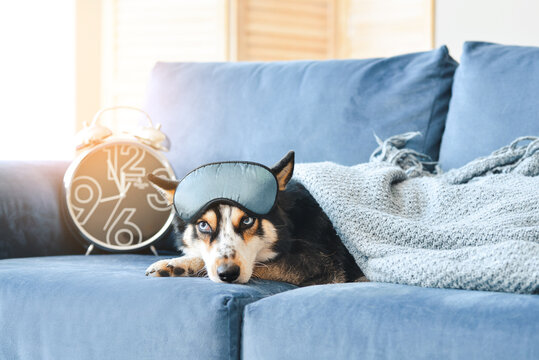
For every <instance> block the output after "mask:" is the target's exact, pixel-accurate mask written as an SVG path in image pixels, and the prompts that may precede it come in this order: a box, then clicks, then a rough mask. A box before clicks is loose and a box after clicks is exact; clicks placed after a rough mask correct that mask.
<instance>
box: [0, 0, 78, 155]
mask: <svg viewBox="0 0 539 360" xmlns="http://www.w3.org/2000/svg"><path fill="white" fill-rule="evenodd" d="M74 3H75V2H74V1H72V0H49V1H41V0H24V1H4V2H1V3H0V44H2V56H0V104H1V106H0V117H1V120H0V159H1V160H6V159H8V160H44V159H48V160H50V159H53V160H54V159H70V158H71V157H72V156H73V148H74V147H73V144H71V141H72V140H71V139H72V137H73V132H74V128H75V94H74V90H75V50H74V49H75V5H74Z"/></svg>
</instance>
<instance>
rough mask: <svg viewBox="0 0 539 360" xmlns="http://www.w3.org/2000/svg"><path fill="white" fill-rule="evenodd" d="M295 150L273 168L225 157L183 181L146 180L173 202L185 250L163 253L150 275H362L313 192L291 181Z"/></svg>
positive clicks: (312, 279)
mask: <svg viewBox="0 0 539 360" xmlns="http://www.w3.org/2000/svg"><path fill="white" fill-rule="evenodd" d="M293 171H294V152H292V151H291V152H289V153H288V154H287V155H286V156H285V157H284V158H283V159H282V160H281V161H279V162H278V163H277V164H276V165H275V166H273V167H272V168H271V169H270V168H267V167H265V166H263V165H261V164H257V163H249V162H223V163H213V164H208V165H204V166H202V167H200V168H197V169H195V170H193V171H192V172H191V173H189V174H188V175H187V176H186V177H185V178H184V179H183V180H182V181H180V182H178V181H172V180H168V179H164V178H160V177H157V176H155V175H149V180H150V181H151V182H152V183H153V184H154V185H155V186H156V188H157V189H158V190H159V191H160V192H161V193H162V194H163V195H164V196H165V197H166V198H167V200H168V201H169V203H170V204H174V207H175V209H176V218H175V224H174V229H175V232H176V237H177V240H178V242H179V243H180V247H181V248H182V250H183V252H184V254H185V255H184V256H182V257H178V258H175V259H168V260H160V261H157V262H156V263H154V264H152V265H150V267H148V269H147V270H146V275H149V276H208V277H209V278H210V279H211V280H213V281H215V282H226V283H241V284H243V283H246V282H248V281H249V279H250V278H251V277H253V278H258V279H266V280H275V281H284V282H288V283H292V284H295V285H298V286H306V285H313V284H329V283H342V282H351V281H363V280H365V278H364V276H363V273H362V272H361V270H360V269H359V267H358V266H357V264H356V263H355V261H354V258H353V257H352V255H351V254H350V253H349V252H348V250H347V249H346V247H345V246H344V245H343V243H342V241H341V239H340V238H339V236H338V235H337V233H336V232H335V230H334V228H333V226H332V224H331V222H330V220H329V219H328V217H327V216H326V214H325V213H324V212H323V211H322V209H321V208H320V206H319V205H318V204H317V203H316V201H315V200H314V198H313V197H312V196H311V195H310V193H309V192H308V191H307V190H306V189H305V188H304V187H303V186H302V185H301V184H299V183H297V182H295V181H294V180H292V181H291V178H292V174H293Z"/></svg>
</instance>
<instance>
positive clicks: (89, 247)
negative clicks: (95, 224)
mask: <svg viewBox="0 0 539 360" xmlns="http://www.w3.org/2000/svg"><path fill="white" fill-rule="evenodd" d="M92 251H94V244H90V246H88V249H86V254H84V256H88V255H90V253H91V252H92Z"/></svg>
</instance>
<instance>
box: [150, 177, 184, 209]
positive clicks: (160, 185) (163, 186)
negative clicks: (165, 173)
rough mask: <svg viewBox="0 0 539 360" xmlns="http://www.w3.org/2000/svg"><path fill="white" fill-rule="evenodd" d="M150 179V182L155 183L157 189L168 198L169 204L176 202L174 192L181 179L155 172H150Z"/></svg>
mask: <svg viewBox="0 0 539 360" xmlns="http://www.w3.org/2000/svg"><path fill="white" fill-rule="evenodd" d="M148 180H150V183H151V184H152V185H154V187H155V188H156V189H157V191H159V193H161V195H163V197H164V198H165V199H167V202H168V204H169V205H172V204H173V203H174V193H175V192H176V188H177V187H178V184H179V183H180V182H179V181H176V180H170V179H167V178H163V177H160V176H157V175H154V174H148Z"/></svg>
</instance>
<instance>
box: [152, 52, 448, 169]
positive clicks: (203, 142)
mask: <svg viewBox="0 0 539 360" xmlns="http://www.w3.org/2000/svg"><path fill="white" fill-rule="evenodd" d="M455 68H456V62H455V61H454V60H453V59H451V57H450V56H449V55H448V52H447V49H446V47H441V48H439V49H436V50H433V51H429V52H423V53H415V54H407V55H402V56H396V57H392V58H383V59H366V60H330V61H291V62H267V63H262V62H261V63H257V62H254V63H253V62H237V63H158V64H157V65H156V66H155V68H154V70H153V72H152V75H151V81H150V85H149V92H148V98H147V105H146V109H147V110H148V112H149V113H150V115H151V116H152V118H153V119H154V121H155V122H157V123H161V124H162V125H163V130H164V131H165V132H166V133H167V134H168V135H169V137H170V139H171V143H172V149H171V152H170V153H169V154H167V156H168V158H169V159H170V160H171V162H172V165H173V167H174V168H175V170H176V174H177V175H178V176H180V177H182V176H183V175H185V174H186V173H187V172H188V171H189V170H191V169H193V168H195V167H197V166H199V165H201V164H203V163H207V162H212V161H222V160H250V161H257V162H262V163H265V164H267V165H272V164H273V163H275V162H276V161H278V160H279V159H280V158H281V157H282V156H283V155H284V154H285V153H286V152H287V151H288V150H295V151H296V161H298V162H311V161H326V160H328V161H334V162H338V163H341V164H346V165H350V164H356V163H359V162H364V161H367V160H368V158H369V155H370V154H371V152H372V151H373V150H374V148H375V147H376V141H375V138H374V135H373V133H376V135H378V136H379V137H381V138H385V137H389V136H391V135H395V134H398V133H403V132H407V131H420V132H421V133H422V134H423V136H422V137H421V138H417V139H415V140H414V141H413V142H412V144H411V145H412V147H413V148H414V149H416V150H418V151H421V152H426V153H428V154H429V155H431V156H432V157H433V158H434V159H437V157H438V150H439V144H440V140H441V135H442V131H443V127H444V123H445V118H446V112H447V107H448V103H449V98H450V91H451V83H452V78H453V73H454V71H455Z"/></svg>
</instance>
